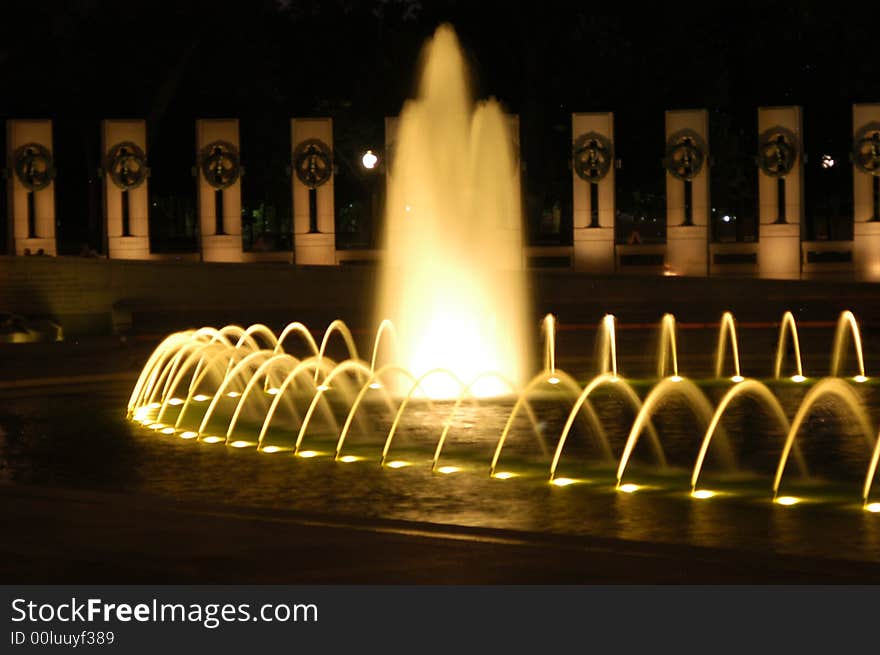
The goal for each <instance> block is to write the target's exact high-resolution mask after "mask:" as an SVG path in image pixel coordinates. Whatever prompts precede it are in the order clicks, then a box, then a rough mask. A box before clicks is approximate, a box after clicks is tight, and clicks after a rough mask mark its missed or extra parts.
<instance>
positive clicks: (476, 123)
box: [379, 26, 529, 398]
mask: <svg viewBox="0 0 880 655" xmlns="http://www.w3.org/2000/svg"><path fill="white" fill-rule="evenodd" d="M515 169H516V164H515V162H514V154H513V149H512V146H511V138H510V133H509V128H508V125H507V118H506V117H505V116H504V114H503V113H502V111H501V107H500V106H499V105H498V103H497V102H495V101H491V100H490V101H487V102H482V103H479V104H477V105H476V106H474V103H473V100H472V99H471V95H470V91H469V89H468V86H467V75H466V65H465V61H464V58H463V56H462V53H461V49H460V47H459V44H458V40H457V38H456V36H455V32H454V31H453V30H452V28H451V27H449V26H441V27H440V28H439V29H438V30H437V32H436V33H435V35H434V37H433V39H432V40H431V41H430V42H429V43H428V45H427V47H426V48H425V53H424V67H423V72H422V76H421V82H420V84H419V95H418V97H417V98H416V99H414V100H410V101H408V102H407V103H406V105H405V106H404V108H403V111H402V112H401V114H400V123H399V127H398V133H397V146H396V148H395V153H394V160H393V162H392V163H391V171H390V178H389V184H388V201H387V207H386V225H385V230H386V232H385V259H384V262H383V272H382V281H381V285H380V292H379V319H380V320H384V319H390V320H391V321H392V322H393V323H394V325H395V326H396V328H397V334H398V340H397V343H396V346H397V358H398V361H399V362H400V363H401V364H402V365H403V366H404V367H406V368H407V369H408V370H410V371H411V372H412V373H413V374H414V375H416V376H421V375H422V374H424V373H426V372H427V371H430V370H432V369H436V368H448V369H450V370H452V371H455V373H456V375H458V376H459V377H460V378H461V379H464V380H472V379H473V378H475V377H476V376H477V375H479V374H480V373H483V372H485V371H496V372H498V373H500V374H501V375H502V376H503V377H505V378H507V379H509V380H511V381H513V382H514V383H515V384H517V385H518V384H521V383H522V382H523V381H524V378H525V376H526V374H527V372H528V370H529V365H528V357H527V352H528V350H527V348H526V343H527V340H526V326H527V325H528V322H527V316H528V311H527V307H526V281H525V272H524V270H523V262H522V259H523V255H522V253H523V247H522V246H523V243H522V228H521V218H520V206H519V205H520V199H519V188H518V184H517V179H516V176H515ZM394 386H395V388H396V389H397V390H398V391H403V386H402V385H401V384H395V385H394ZM422 388H423V389H424V390H425V392H426V393H427V394H428V395H430V396H432V397H434V398H440V397H443V398H454V397H456V396H457V395H458V392H459V390H458V388H457V386H456V385H455V384H454V383H452V381H451V380H450V379H448V378H444V377H432V378H431V379H428V380H425V382H424V384H423V385H422ZM471 391H472V393H474V394H475V395H478V396H491V395H498V394H499V393H503V392H504V391H505V389H504V385H503V384H501V383H500V382H499V381H498V380H496V379H492V378H485V379H483V380H482V381H480V382H479V383H478V384H476V385H475V386H474V387H473V388H472V390H471Z"/></svg>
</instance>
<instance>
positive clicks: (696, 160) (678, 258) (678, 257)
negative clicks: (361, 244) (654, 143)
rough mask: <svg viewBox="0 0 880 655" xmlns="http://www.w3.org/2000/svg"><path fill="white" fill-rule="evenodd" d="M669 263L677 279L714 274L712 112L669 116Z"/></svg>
mask: <svg viewBox="0 0 880 655" xmlns="http://www.w3.org/2000/svg"><path fill="white" fill-rule="evenodd" d="M664 166H665V168H666V262H667V265H668V266H669V272H670V273H671V274H674V275H695V276H705V275H707V274H708V271H709V211H710V203H709V112H707V111H706V110H705V109H687V110H681V111H667V112H666V155H665V158H664Z"/></svg>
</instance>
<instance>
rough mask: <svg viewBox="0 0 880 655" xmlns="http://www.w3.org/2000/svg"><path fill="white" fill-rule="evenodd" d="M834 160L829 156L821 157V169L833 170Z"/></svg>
mask: <svg viewBox="0 0 880 655" xmlns="http://www.w3.org/2000/svg"><path fill="white" fill-rule="evenodd" d="M833 167H834V158H833V157H832V156H831V155H822V168H833Z"/></svg>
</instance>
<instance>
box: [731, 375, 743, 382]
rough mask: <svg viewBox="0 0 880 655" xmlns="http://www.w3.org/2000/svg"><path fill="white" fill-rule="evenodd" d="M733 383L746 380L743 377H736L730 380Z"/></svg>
mask: <svg viewBox="0 0 880 655" xmlns="http://www.w3.org/2000/svg"><path fill="white" fill-rule="evenodd" d="M730 379H731V381H732V382H742V381H743V380H745V378H744V377H743V376H742V375H734V376H733V377H732V378H730Z"/></svg>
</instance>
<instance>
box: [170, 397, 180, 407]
mask: <svg viewBox="0 0 880 655" xmlns="http://www.w3.org/2000/svg"><path fill="white" fill-rule="evenodd" d="M168 404H169V405H175V406H176V405H182V404H183V400H181V399H180V398H172V399H171V400H169V401H168Z"/></svg>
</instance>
